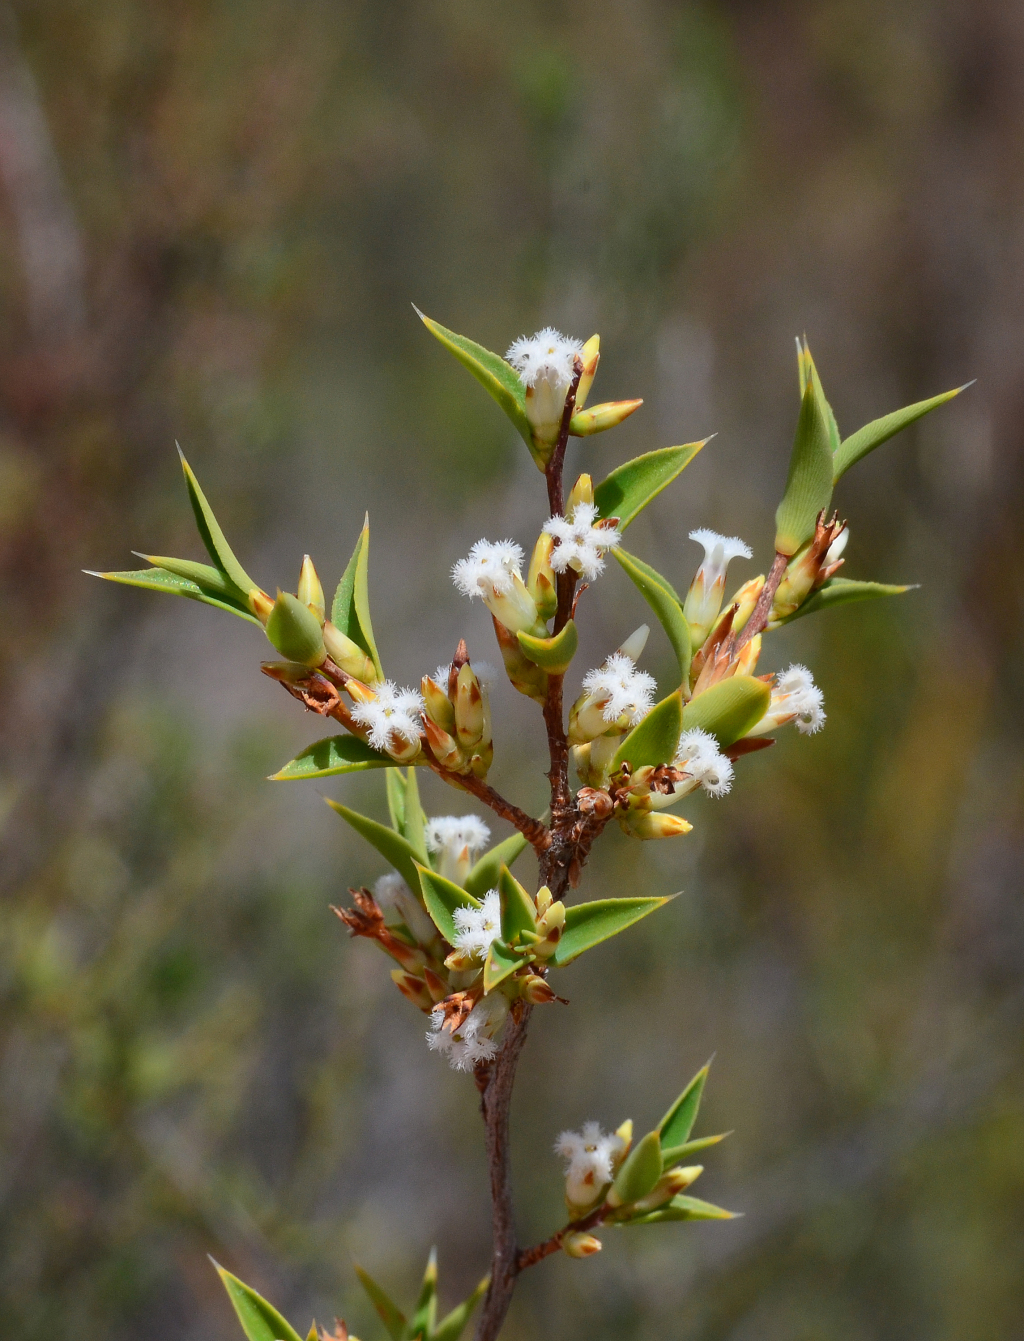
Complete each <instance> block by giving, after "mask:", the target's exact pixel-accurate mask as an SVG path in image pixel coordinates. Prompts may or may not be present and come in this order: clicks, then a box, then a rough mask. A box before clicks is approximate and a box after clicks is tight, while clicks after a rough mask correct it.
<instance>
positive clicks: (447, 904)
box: [416, 864, 480, 945]
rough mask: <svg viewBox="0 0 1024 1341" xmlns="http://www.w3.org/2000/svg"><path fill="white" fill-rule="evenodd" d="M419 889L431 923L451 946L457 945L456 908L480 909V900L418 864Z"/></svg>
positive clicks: (459, 886)
mask: <svg viewBox="0 0 1024 1341" xmlns="http://www.w3.org/2000/svg"><path fill="white" fill-rule="evenodd" d="M416 869H417V874H418V876H419V887H420V889H421V890H422V891H423V902H424V904H425V905H426V909H427V912H428V913H429V914H430V917H431V921H432V922H433V923H434V926H435V927H437V929H438V931H439V932H440V933H441V935H442V936H443V937H444V938H445V940H446V941H447V942H448V944H449V945H454V944H455V937H456V936H457V935H458V931H457V929H456V926H455V916H454V914H455V910H456V908H479V907H480V900H479V899H477V898H474V897H473V895H472V894H467V893H466V891H465V890H464V889H463V888H462V886H461V885H457V884H455V883H454V881H452V880H447V879H445V877H444V876H443V875H438V874H437V872H436V871H431V870H428V868H427V867H426V866H420V865H418V864H417V868H416Z"/></svg>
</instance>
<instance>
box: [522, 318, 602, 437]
mask: <svg viewBox="0 0 1024 1341" xmlns="http://www.w3.org/2000/svg"><path fill="white" fill-rule="evenodd" d="M582 354H583V344H582V342H581V341H579V340H574V339H572V338H571V337H570V336H568V335H562V333H561V332H560V331H556V330H555V328H554V327H553V326H545V327H544V329H543V330H542V331H538V332H537V334H536V335H529V336H527V335H521V336H520V337H519V339H518V340H515V341H513V343H512V345H511V346H510V347H509V350H508V353H507V354H506V355H505V358H506V359H507V360H508V362H509V363H510V364H511V365H512V367H513V368H515V370H516V372H517V373H518V374H519V377H520V380H521V381H522V383H523V385H524V386H525V387H526V417H527V419H528V420H529V421H530V427H531V428H532V430H533V434H534V437H535V438H536V439H537V442H538V444H539V445H543V446H547V447H550V446H552V445H553V444H554V442H555V439H556V438H557V437H558V429H559V426H560V424H561V422H562V412H563V410H564V409H565V398H566V396H567V395H568V393H569V387H570V385H571V384H572V379H573V376H574V372H575V366H574V365H575V362H576V359H577V358H581V356H582Z"/></svg>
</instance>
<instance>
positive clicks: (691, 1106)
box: [658, 1062, 711, 1149]
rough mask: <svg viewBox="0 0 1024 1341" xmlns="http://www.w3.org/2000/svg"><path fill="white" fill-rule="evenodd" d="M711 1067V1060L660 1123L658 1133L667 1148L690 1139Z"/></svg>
mask: <svg viewBox="0 0 1024 1341" xmlns="http://www.w3.org/2000/svg"><path fill="white" fill-rule="evenodd" d="M710 1067H711V1063H710V1062H708V1063H707V1065H706V1066H703V1067H701V1069H700V1070H699V1071H698V1072H697V1074H696V1075H695V1076H694V1078H693V1079H692V1080H691V1081H690V1083H689V1085H687V1087H686V1089H685V1090H683V1092H682V1094H680V1096H679V1098H678V1099H677V1100H676V1101H675V1103H674V1104H673V1105H672V1107H671V1108H670V1109H669V1110H668V1112H667V1113H666V1114H665V1116H664V1117H663V1118H662V1119H661V1121H660V1122H659V1123H658V1135H659V1137H660V1138H661V1144H662V1146H663V1147H664V1148H665V1149H669V1148H671V1147H673V1146H677V1145H683V1144H685V1142H686V1141H688V1140H689V1139H690V1132H691V1131H692V1130H693V1124H694V1123H695V1122H696V1121H697V1111H698V1109H699V1108H700V1100H701V1095H702V1094H703V1093H704V1085H705V1083H706V1081H707V1078H708V1071H709V1069H710Z"/></svg>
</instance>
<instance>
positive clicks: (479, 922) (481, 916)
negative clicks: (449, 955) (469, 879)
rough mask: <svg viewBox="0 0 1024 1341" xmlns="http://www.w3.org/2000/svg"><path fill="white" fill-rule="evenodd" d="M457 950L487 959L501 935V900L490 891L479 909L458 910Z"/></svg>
mask: <svg viewBox="0 0 1024 1341" xmlns="http://www.w3.org/2000/svg"><path fill="white" fill-rule="evenodd" d="M453 917H454V919H455V948H456V950H462V951H463V952H464V953H465V954H467V955H473V956H475V957H476V958H478V959H486V958H487V951H488V950H489V949H490V948H491V944H492V942H493V941H495V940H496V939H497V938H498V937H499V936H500V935H501V900H500V898H499V896H498V891H497V890H496V889H489V890H488V891H487V893H486V894H485V895H484V897H483V900H482V902H481V904H480V907H479V908H473V907H469V908H456V909H455V912H454V914H453Z"/></svg>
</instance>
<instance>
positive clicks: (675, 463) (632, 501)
mask: <svg viewBox="0 0 1024 1341" xmlns="http://www.w3.org/2000/svg"><path fill="white" fill-rule="evenodd" d="M710 441H711V439H710V438H705V439H704V440H703V441H702V442H688V443H686V444H685V446H682V447H659V448H658V450H657V451H655V452H645V453H644V455H643V456H637V457H634V458H633V460H632V461H627V462H626V463H625V464H624V465H621V466H619V467H617V469H615V470H613V471H612V473H611V474H610V475H609V476H608V478H607V479H605V480H602V481H601V483H600V484H599V485H598V486H597V488H596V489H595V490H594V502H595V503H596V504H597V510H598V512H599V513H600V515H601V516H602V517H618V519H619V530H620V531H624V530H625V529H626V527H627V526H628V525H629V523H630V522H631V521H632V520H633V519H634V517H637V516H639V514H640V513H641V512H642V511H643V510H644V508H645V507H646V506H647V504H648V503H649V502H650V501H651V500H652V499H654V498H657V496H658V495H659V494H660V493H661V491H662V489H664V488H665V487H666V486H667V485H669V484H671V483H672V481H673V480H674V479H675V478H676V476H677V475H678V474H680V472H681V471H683V470H684V469H685V468H686V467H687V466H688V465H689V464H690V462H691V461H692V460H693V458H694V457H695V456H696V455H697V453H698V452H699V451H700V449H701V448H702V447H703V446H704V444H705V443H707V442H710Z"/></svg>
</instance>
